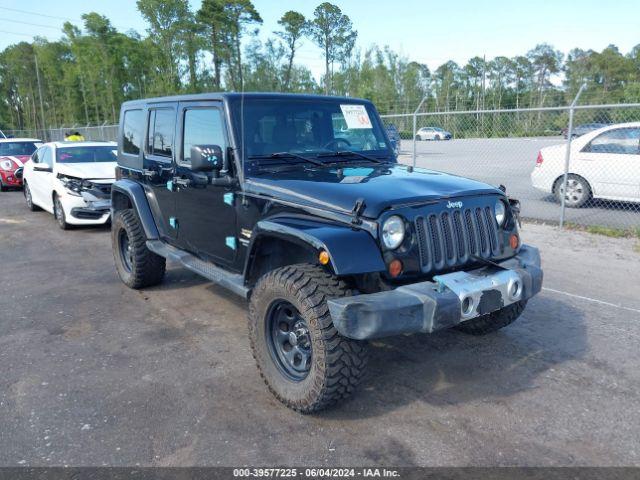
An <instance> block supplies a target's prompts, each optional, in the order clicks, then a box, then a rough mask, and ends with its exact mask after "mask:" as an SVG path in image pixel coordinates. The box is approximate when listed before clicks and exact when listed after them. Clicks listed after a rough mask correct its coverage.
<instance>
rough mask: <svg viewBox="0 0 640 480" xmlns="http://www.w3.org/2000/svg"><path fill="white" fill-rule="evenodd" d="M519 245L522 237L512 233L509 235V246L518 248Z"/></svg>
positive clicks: (513, 248)
mask: <svg viewBox="0 0 640 480" xmlns="http://www.w3.org/2000/svg"><path fill="white" fill-rule="evenodd" d="M518 245H520V239H519V238H518V235H516V234H515V233H512V234H511V236H510V237H509V246H510V247H511V249H512V250H515V249H516V248H518Z"/></svg>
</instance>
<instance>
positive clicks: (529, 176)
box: [382, 104, 640, 234]
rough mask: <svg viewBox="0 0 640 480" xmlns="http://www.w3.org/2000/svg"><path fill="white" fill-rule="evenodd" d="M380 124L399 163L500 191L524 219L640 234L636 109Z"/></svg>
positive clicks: (639, 120)
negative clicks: (394, 138)
mask: <svg viewBox="0 0 640 480" xmlns="http://www.w3.org/2000/svg"><path fill="white" fill-rule="evenodd" d="M572 108H573V125H572V126H573V128H572V130H571V131H569V117H570V112H571V109H572ZM382 118H383V121H384V123H385V124H386V126H387V128H388V130H389V131H397V132H398V134H399V136H400V138H401V140H400V144H401V146H400V155H399V160H400V162H402V163H406V164H413V163H415V165H416V166H417V167H424V168H429V169H432V170H438V171H442V172H447V173H452V174H455V175H461V176H464V177H469V178H473V179H476V180H480V181H482V182H486V183H489V184H491V185H496V186H498V185H504V186H505V187H506V189H507V193H508V194H509V195H510V196H512V197H515V198H518V199H519V200H520V201H521V203H522V215H523V217H525V218H529V219H535V220H542V221H549V222H553V223H562V222H563V221H564V222H565V223H569V224H577V225H582V226H604V227H610V228H615V229H621V230H627V231H630V232H633V233H635V234H640V104H626V105H581V106H576V107H558V108H539V109H514V110H493V111H491V110H479V111H465V112H436V113H416V114H408V115H385V116H383V117H382ZM414 122H415V123H414ZM392 125H393V126H392ZM414 125H415V129H414ZM414 152H415V155H414ZM565 171H566V173H567V178H566V195H565V199H564V203H565V205H564V209H563V208H562V205H561V204H562V201H561V200H562V192H564V191H565V188H564V181H565V179H564V175H565ZM563 210H564V214H563Z"/></svg>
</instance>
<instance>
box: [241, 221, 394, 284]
mask: <svg viewBox="0 0 640 480" xmlns="http://www.w3.org/2000/svg"><path fill="white" fill-rule="evenodd" d="M265 237H276V238H282V239H283V240H288V241H293V242H295V243H298V244H300V245H303V246H310V247H312V248H313V249H315V250H317V251H318V250H326V251H327V253H329V258H330V262H331V266H332V267H333V271H334V272H335V274H336V275H354V274H360V273H371V272H380V271H384V270H386V265H385V263H384V260H383V259H382V253H381V252H380V248H379V247H378V244H377V243H376V241H375V240H374V238H373V237H372V236H371V235H370V234H369V233H368V232H366V231H365V230H360V229H354V228H352V227H350V226H346V225H341V224H336V223H328V222H323V221H319V220H317V219H306V218H295V217H277V218H271V219H265V220H261V221H259V222H258V223H257V224H256V226H255V228H254V229H253V232H252V234H251V242H250V244H249V254H248V255H247V260H246V263H245V268H244V276H245V278H248V275H249V272H250V268H251V263H252V261H253V259H254V257H255V254H256V250H257V248H259V246H258V245H259V240H260V239H262V238H265Z"/></svg>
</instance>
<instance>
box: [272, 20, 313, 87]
mask: <svg viewBox="0 0 640 480" xmlns="http://www.w3.org/2000/svg"><path fill="white" fill-rule="evenodd" d="M278 25H280V26H281V27H282V30H281V31H277V32H274V33H275V34H276V35H277V36H278V37H280V38H281V39H282V41H283V42H284V43H285V45H286V46H287V48H288V50H289V51H288V63H287V68H286V70H285V74H284V88H285V90H288V89H289V84H290V81H291V71H292V70H293V59H294V57H295V54H296V49H297V48H298V46H299V43H300V40H301V39H302V37H303V36H304V35H305V34H306V32H307V21H306V19H305V18H304V15H302V14H301V13H299V12H296V11H294V10H289V11H288V12H286V13H285V14H284V15H283V16H282V18H281V19H280V20H278Z"/></svg>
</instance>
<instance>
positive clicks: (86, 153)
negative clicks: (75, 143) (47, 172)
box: [56, 145, 117, 163]
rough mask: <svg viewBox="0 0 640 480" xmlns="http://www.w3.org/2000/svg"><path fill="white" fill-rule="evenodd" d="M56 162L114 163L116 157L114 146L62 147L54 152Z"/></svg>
mask: <svg viewBox="0 0 640 480" xmlns="http://www.w3.org/2000/svg"><path fill="white" fill-rule="evenodd" d="M56 161H57V162H58V163H94V162H115V161H117V157H116V152H115V147H114V146H108V145H100V146H97V147H64V148H58V150H57V151H56Z"/></svg>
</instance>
